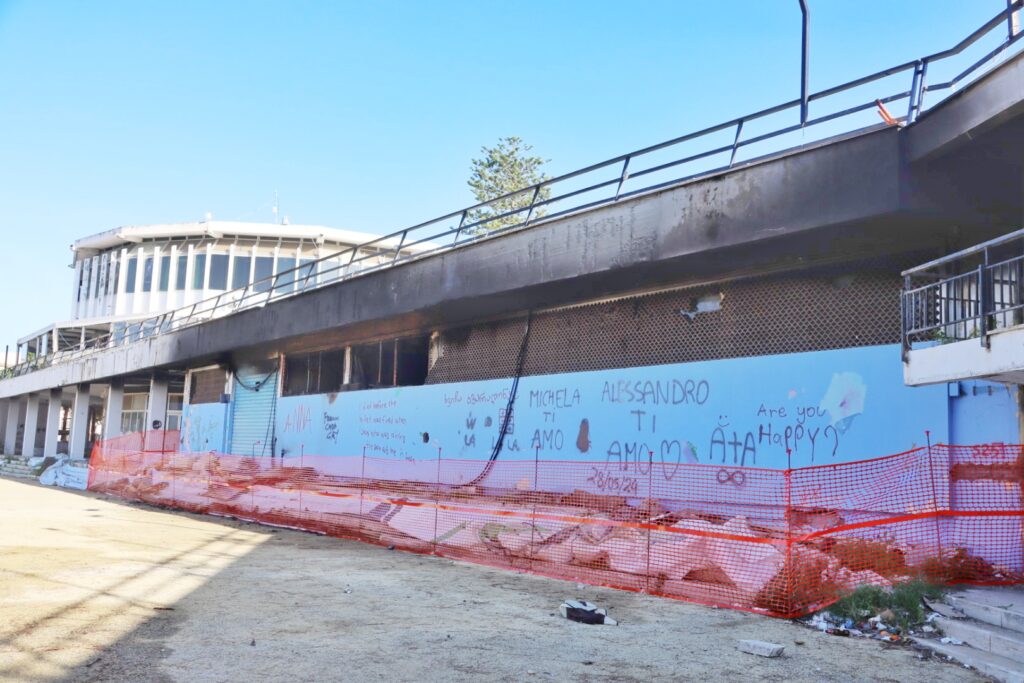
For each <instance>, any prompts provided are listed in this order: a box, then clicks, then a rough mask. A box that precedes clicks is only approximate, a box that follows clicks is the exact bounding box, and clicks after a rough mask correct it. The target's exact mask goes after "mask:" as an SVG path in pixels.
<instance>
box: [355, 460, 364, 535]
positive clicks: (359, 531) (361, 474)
mask: <svg viewBox="0 0 1024 683" xmlns="http://www.w3.org/2000/svg"><path fill="white" fill-rule="evenodd" d="M365 490H366V445H365V444H364V445H363V459H362V465H361V466H360V468H359V526H358V527H357V528H356V533H357V534H359V535H362V533H363V529H362V527H363V521H362V520H363V491H365Z"/></svg>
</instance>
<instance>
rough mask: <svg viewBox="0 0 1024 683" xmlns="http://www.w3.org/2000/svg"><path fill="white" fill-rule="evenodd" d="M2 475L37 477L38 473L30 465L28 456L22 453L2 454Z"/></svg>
mask: <svg viewBox="0 0 1024 683" xmlns="http://www.w3.org/2000/svg"><path fill="white" fill-rule="evenodd" d="M0 477H20V478H22V479H35V478H36V473H35V470H33V469H32V468H31V467H29V466H28V458H23V457H22V456H20V455H0Z"/></svg>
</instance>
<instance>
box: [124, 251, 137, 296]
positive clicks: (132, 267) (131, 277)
mask: <svg viewBox="0 0 1024 683" xmlns="http://www.w3.org/2000/svg"><path fill="white" fill-rule="evenodd" d="M138 269H139V259H138V257H136V256H132V257H129V259H128V272H127V274H126V275H125V277H127V278H128V281H127V282H125V283H124V284H125V285H126V286H125V289H124V291H125V292H127V293H128V294H134V293H135V274H136V272H138Z"/></svg>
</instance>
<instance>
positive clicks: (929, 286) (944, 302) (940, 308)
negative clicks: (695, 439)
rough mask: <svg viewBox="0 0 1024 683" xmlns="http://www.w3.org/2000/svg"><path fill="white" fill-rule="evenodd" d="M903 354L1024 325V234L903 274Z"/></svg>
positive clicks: (986, 337) (986, 340) (985, 343)
mask: <svg viewBox="0 0 1024 683" xmlns="http://www.w3.org/2000/svg"><path fill="white" fill-rule="evenodd" d="M903 278H904V285H903V295H902V306H901V312H902V320H903V349H904V355H905V354H906V352H907V351H909V350H910V348H911V346H912V345H913V344H915V343H922V342H932V343H936V342H937V343H947V342H953V341H963V340H965V339H975V338H976V339H978V340H979V342H980V343H981V344H982V345H983V346H986V347H987V346H988V345H989V336H990V335H991V334H992V333H993V332H997V331H1000V330H1005V329H1008V328H1011V327H1016V326H1018V325H1021V324H1024V229H1022V230H1017V231H1016V232H1012V233H1010V234H1008V235H1004V236H1002V237H999V238H997V239H994V240H991V241H988V242H985V243H983V244H979V245H977V246H974V247H971V248H969V249H964V250H963V251H959V252H957V253H955V254H950V255H949V256H945V257H943V258H940V259H936V260H935V261H931V262H929V263H925V264H923V265H920V266H917V267H916V268H911V269H910V270H907V271H904V272H903Z"/></svg>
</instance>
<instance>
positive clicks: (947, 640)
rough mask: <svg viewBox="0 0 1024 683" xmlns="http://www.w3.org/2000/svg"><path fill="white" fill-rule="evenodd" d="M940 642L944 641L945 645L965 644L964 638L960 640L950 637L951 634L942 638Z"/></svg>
mask: <svg viewBox="0 0 1024 683" xmlns="http://www.w3.org/2000/svg"><path fill="white" fill-rule="evenodd" d="M939 642H940V643H942V644H943V645H963V644H964V641H962V640H960V639H958V638H950V637H949V636H946V637H944V638H940V639H939Z"/></svg>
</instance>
